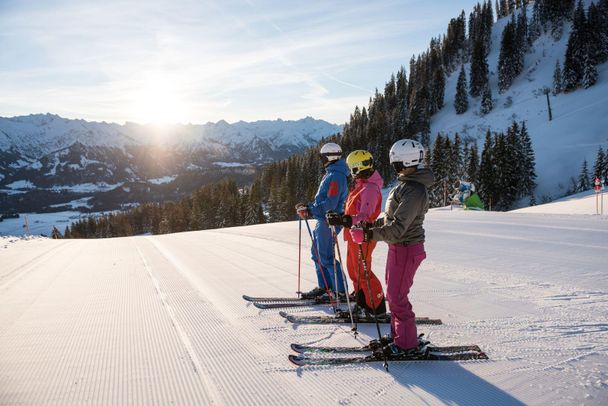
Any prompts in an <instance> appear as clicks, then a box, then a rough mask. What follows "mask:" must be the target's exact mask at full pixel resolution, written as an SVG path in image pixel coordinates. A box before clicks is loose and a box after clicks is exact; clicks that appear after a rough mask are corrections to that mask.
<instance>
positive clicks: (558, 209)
mask: <svg viewBox="0 0 608 406" xmlns="http://www.w3.org/2000/svg"><path fill="white" fill-rule="evenodd" d="M602 204H603V205H604V211H603V214H604V215H606V216H608V193H607V192H606V191H605V190H604V192H603V196H602V194H601V193H599V194H597V196H596V193H595V192H594V191H587V192H582V193H577V194H575V195H572V196H567V197H564V198H561V199H559V200H556V201H554V202H552V203H547V204H543V205H540V206H531V207H526V208H523V209H518V210H513V211H512V213H538V214H541V213H542V214H589V215H595V214H597V213H598V212H600V213H602Z"/></svg>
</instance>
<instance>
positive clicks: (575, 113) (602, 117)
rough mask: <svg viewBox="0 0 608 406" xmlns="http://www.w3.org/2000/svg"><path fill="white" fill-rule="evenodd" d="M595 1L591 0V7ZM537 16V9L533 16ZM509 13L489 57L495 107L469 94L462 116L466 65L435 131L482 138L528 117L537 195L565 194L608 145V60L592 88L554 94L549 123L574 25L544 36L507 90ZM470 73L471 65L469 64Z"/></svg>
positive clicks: (497, 28) (452, 82)
mask: <svg viewBox="0 0 608 406" xmlns="http://www.w3.org/2000/svg"><path fill="white" fill-rule="evenodd" d="M589 3H590V2H589V1H585V2H584V4H585V5H586V7H587V6H588V5H589ZM531 15H532V10H531V8H530V11H529V12H528V16H531ZM508 22H509V17H505V18H502V19H500V20H498V21H497V22H496V23H495V24H494V27H493V30H492V44H491V49H490V53H489V55H488V65H489V69H490V86H491V89H492V95H493V105H494V108H493V110H492V111H491V112H490V113H489V114H487V115H482V114H481V113H480V107H481V98H473V99H471V98H469V104H470V106H469V110H468V111H467V112H466V113H464V114H461V115H458V114H456V111H455V108H454V98H455V94H456V83H457V80H458V74H459V72H460V69H456V71H455V72H453V73H452V74H451V75H450V76H449V77H448V79H447V81H446V88H445V105H444V107H443V108H442V109H441V111H439V112H438V113H437V114H435V115H434V116H433V118H432V120H431V134H437V133H438V132H442V133H444V134H449V135H452V136H453V135H454V134H455V133H459V134H460V135H461V136H464V137H467V136H468V137H472V138H475V139H477V140H478V145H479V147H480V148H481V147H482V146H483V138H484V136H485V133H486V131H487V129H488V128H490V129H491V130H492V131H505V130H506V128H507V127H508V126H509V125H510V124H511V123H512V121H513V120H516V121H518V122H521V121H525V122H526V126H527V127H528V130H529V133H530V136H531V138H532V142H533V148H534V151H535V154H536V172H537V175H538V178H537V183H538V187H537V190H536V194H537V196H542V195H546V196H551V197H552V198H555V197H559V196H561V195H563V194H564V192H565V191H566V189H567V188H568V187H569V181H570V177H572V176H574V177H577V176H578V174H579V173H580V170H581V165H582V162H583V160H584V159H586V160H587V162H588V163H589V165H590V166H592V165H593V162H594V161H595V157H596V154H597V150H598V147H599V146H600V145H603V146H604V148H605V147H606V146H607V145H608V64H606V63H605V64H603V65H599V66H598V73H599V80H598V82H597V83H596V84H595V85H594V86H592V87H590V88H589V89H578V90H576V91H574V92H571V93H560V94H557V95H553V94H550V95H549V97H550V103H551V109H552V113H553V120H552V121H549V115H548V108H547V98H546V95H545V94H544V92H543V89H544V88H545V87H547V88H552V84H553V71H554V68H555V64H556V61H557V60H559V62H560V64H563V63H564V55H565V53H566V45H567V42H568V37H569V34H570V31H571V24H570V23H564V27H563V33H562V35H561V37H560V38H559V39H555V38H554V37H553V35H552V34H550V33H546V34H543V35H541V37H540V38H539V39H537V40H536V41H535V42H534V44H533V45H532V47H531V49H530V50H529V52H528V53H526V55H525V65H524V69H523V71H522V73H521V74H520V75H519V76H518V77H517V78H516V79H515V81H514V82H513V85H512V86H511V87H510V89H508V90H507V91H506V92H504V93H502V94H501V93H499V89H498V68H497V67H498V57H499V53H500V42H501V35H502V31H503V29H504V27H505V25H506V24H507V23H508ZM465 70H466V72H467V79H468V74H469V72H470V64H465Z"/></svg>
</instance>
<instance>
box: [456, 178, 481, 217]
mask: <svg viewBox="0 0 608 406" xmlns="http://www.w3.org/2000/svg"><path fill="white" fill-rule="evenodd" d="M454 205H456V206H462V207H463V208H464V209H465V210H484V205H483V201H481V198H480V197H479V195H478V194H477V192H475V185H474V184H473V183H471V182H467V181H464V180H459V181H457V182H456V184H455V185H454V194H453V195H452V206H454Z"/></svg>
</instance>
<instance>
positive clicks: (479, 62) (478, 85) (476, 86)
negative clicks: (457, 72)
mask: <svg viewBox="0 0 608 406" xmlns="http://www.w3.org/2000/svg"><path fill="white" fill-rule="evenodd" d="M488 77H489V71H488V61H487V57H486V50H485V47H484V44H483V41H481V40H477V41H475V43H474V45H473V54H472V56H471V73H470V80H471V82H470V84H469V87H470V89H469V92H470V94H471V96H473V97H479V96H481V93H482V91H483V89H484V87H485V86H486V85H487V84H488Z"/></svg>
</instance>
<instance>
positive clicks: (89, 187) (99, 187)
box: [47, 182, 123, 193]
mask: <svg viewBox="0 0 608 406" xmlns="http://www.w3.org/2000/svg"><path fill="white" fill-rule="evenodd" d="M122 185H123V183H122V182H120V183H114V184H111V183H106V182H97V183H90V182H88V183H79V184H77V185H54V186H53V187H51V188H48V189H47V190H53V191H70V192H74V193H93V192H107V191H109V190H113V189H116V188H118V187H121V186H122Z"/></svg>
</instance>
